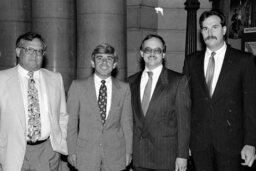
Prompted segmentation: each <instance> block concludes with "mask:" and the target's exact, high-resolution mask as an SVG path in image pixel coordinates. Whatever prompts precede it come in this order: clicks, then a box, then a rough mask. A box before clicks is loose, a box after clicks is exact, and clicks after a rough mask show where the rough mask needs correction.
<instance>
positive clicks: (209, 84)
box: [206, 52, 216, 96]
mask: <svg viewBox="0 0 256 171" xmlns="http://www.w3.org/2000/svg"><path fill="white" fill-rule="evenodd" d="M215 55H216V53H215V52H212V54H211V57H210V58H209V62H208V66H207V70H206V84H207V88H208V90H209V94H210V96H212V93H213V90H212V79H213V75H214V67H215V61H214V56H215Z"/></svg>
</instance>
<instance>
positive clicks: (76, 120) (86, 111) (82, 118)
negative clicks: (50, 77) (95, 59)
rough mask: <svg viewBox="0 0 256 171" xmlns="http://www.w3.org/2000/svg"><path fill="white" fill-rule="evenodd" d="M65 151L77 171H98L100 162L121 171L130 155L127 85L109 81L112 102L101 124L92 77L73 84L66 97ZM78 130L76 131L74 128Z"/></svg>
mask: <svg viewBox="0 0 256 171" xmlns="http://www.w3.org/2000/svg"><path fill="white" fill-rule="evenodd" d="M68 113H69V115H70V120H69V123H68V139H67V140H68V149H69V154H76V156H77V165H78V169H79V170H83V171H86V170H88V171H98V170H100V164H101V160H102V161H103V164H104V165H106V166H107V167H108V168H110V169H111V170H123V169H125V164H126V154H132V127H133V123H132V109H131V93H130V88H129V85H128V84H127V83H124V82H121V81H118V80H116V79H114V78H112V101H111V107H110V111H109V114H108V117H107V120H106V122H105V124H104V125H102V122H101V116H100V111H99V107H98V101H97V97H96V90H95V84H94V76H90V77H89V78H87V79H84V80H76V81H73V83H72V85H71V87H70V90H69V95H68ZM78 127H79V128H78Z"/></svg>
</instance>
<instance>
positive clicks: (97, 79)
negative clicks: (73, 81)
mask: <svg viewBox="0 0 256 171" xmlns="http://www.w3.org/2000/svg"><path fill="white" fill-rule="evenodd" d="M94 80H95V82H96V83H97V84H99V85H100V84H101V80H103V79H101V78H100V77H99V76H98V75H97V74H94ZM104 80H105V81H106V84H108V83H110V82H111V77H108V78H107V79H104Z"/></svg>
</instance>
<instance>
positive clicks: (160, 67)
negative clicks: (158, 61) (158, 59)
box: [143, 65, 163, 76]
mask: <svg viewBox="0 0 256 171" xmlns="http://www.w3.org/2000/svg"><path fill="white" fill-rule="evenodd" d="M162 68H163V65H160V66H158V67H156V68H154V69H153V70H149V69H148V68H147V67H145V69H144V71H143V72H144V73H147V72H148V71H151V72H153V76H154V75H157V74H160V73H161V71H162Z"/></svg>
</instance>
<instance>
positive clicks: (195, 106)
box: [184, 46, 256, 155]
mask: <svg viewBox="0 0 256 171" xmlns="http://www.w3.org/2000/svg"><path fill="white" fill-rule="evenodd" d="M204 54H205V52H199V53H196V54H193V55H191V56H188V57H187V58H186V60H185V64H184V72H185V73H186V74H187V75H188V77H189V79H190V88H191V98H192V113H191V150H192V152H193V151H199V150H204V149H205V148H206V147H207V146H208V145H214V148H215V149H216V150H217V151H218V152H222V153H228V154H236V155H237V154H240V152H241V150H242V147H243V146H244V145H246V144H247V145H253V146H255V145H256V71H255V70H256V69H255V61H254V58H253V57H252V56H250V55H248V54H245V53H243V52H241V51H238V50H235V49H233V48H231V47H230V46H228V47H227V50H226V53H225V57H224V61H223V65H222V68H221V72H220V75H219V78H218V81H217V84H216V87H215V90H214V92H213V95H212V98H211V97H210V96H209V93H208V89H207V86H206V82H205V76H204Z"/></svg>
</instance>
